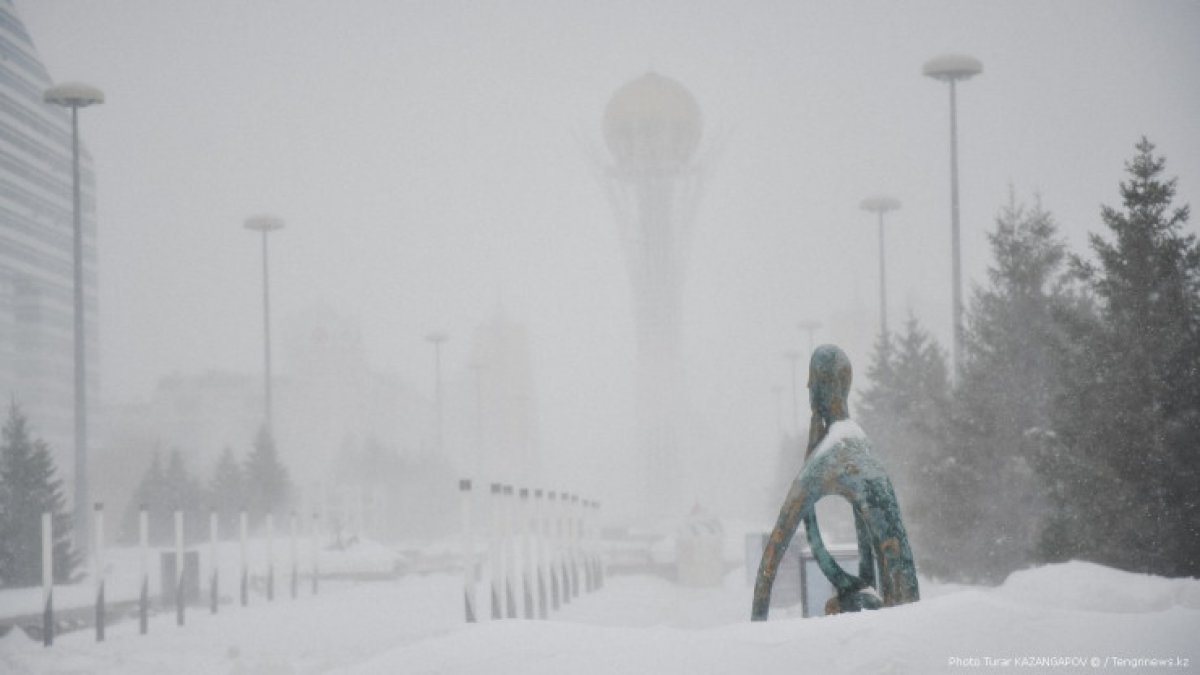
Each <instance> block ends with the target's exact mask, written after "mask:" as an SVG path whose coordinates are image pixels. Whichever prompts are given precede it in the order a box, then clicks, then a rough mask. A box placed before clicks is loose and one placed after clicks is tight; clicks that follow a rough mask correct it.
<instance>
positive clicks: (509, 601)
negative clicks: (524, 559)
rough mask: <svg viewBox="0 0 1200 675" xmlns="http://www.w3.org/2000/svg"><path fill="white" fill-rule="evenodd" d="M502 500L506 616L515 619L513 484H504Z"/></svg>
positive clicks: (515, 575)
mask: <svg viewBox="0 0 1200 675" xmlns="http://www.w3.org/2000/svg"><path fill="white" fill-rule="evenodd" d="M501 502H502V503H503V504H504V506H503V508H502V512H503V514H504V517H503V524H502V525H501V528H502V530H503V533H504V534H503V537H504V603H505V604H504V607H505V610H506V611H505V616H507V617H508V618H510V619H515V618H517V597H516V589H515V588H514V586H516V585H517V579H518V575H517V564H516V555H515V544H516V542H515V541H514V537H513V506H514V503H513V486H511V485H505V486H504V496H503V498H502V499H501Z"/></svg>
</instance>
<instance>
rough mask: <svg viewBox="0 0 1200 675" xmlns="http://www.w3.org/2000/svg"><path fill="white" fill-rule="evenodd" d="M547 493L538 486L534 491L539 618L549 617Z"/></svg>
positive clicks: (535, 569) (535, 566) (534, 545)
mask: <svg viewBox="0 0 1200 675" xmlns="http://www.w3.org/2000/svg"><path fill="white" fill-rule="evenodd" d="M544 495H545V490H542V489H541V488H538V489H536V490H534V491H533V514H532V523H533V548H534V550H535V553H534V561H535V562H534V566H533V569H534V574H535V575H537V613H538V618H539V619H546V618H548V617H549V614H550V612H549V601H550V599H549V597H548V596H547V595H546V593H547V589H546V576H547V574H546V571H547V564H546V558H547V555H546V552H547V550H548V549H547V546H546V518H545V503H544V502H543V501H542V498H543V496H544Z"/></svg>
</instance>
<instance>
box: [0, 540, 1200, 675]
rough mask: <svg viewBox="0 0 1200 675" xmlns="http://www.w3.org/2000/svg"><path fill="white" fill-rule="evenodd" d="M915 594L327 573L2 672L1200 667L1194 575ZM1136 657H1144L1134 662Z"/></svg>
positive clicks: (1035, 581)
mask: <svg viewBox="0 0 1200 675" xmlns="http://www.w3.org/2000/svg"><path fill="white" fill-rule="evenodd" d="M922 592H923V599H922V600H921V602H919V603H916V604H913V605H908V606H904V607H898V608H892V609H886V610H882V611H877V612H864V613H861V614H851V615H842V616H835V617H826V618H819V619H801V618H795V617H789V616H787V615H786V614H787V613H780V615H778V616H775V615H773V616H772V620H771V621H769V622H767V623H750V622H749V621H748V616H749V611H750V594H751V589H750V588H749V587H748V586H747V585H746V582H745V574H744V572H743V571H742V570H737V571H734V572H732V573H730V574H729V576H728V577H727V578H726V581H725V583H724V585H723V586H721V587H719V588H711V589H696V588H684V587H680V586H677V585H674V584H671V583H668V582H666V581H664V580H661V579H658V578H654V577H646V576H617V577H611V578H610V579H609V580H608V583H607V585H606V586H605V587H604V588H603V589H602V590H600V591H598V592H595V593H592V594H589V595H581V596H580V597H579V598H578V599H576V600H575V601H574V602H572V603H571V604H569V605H567V606H565V607H564V608H563V609H562V610H561V611H559V612H557V613H554V614H553V615H552V617H551V620H549V621H531V620H511V619H510V620H503V621H494V622H493V621H484V622H481V623H478V624H472V625H468V624H465V623H464V622H463V619H462V595H461V593H462V581H461V577H459V576H457V575H449V574H431V575H426V576H421V575H408V576H405V577H402V578H399V579H395V580H388V581H373V582H358V583H353V582H339V583H337V584H326V585H325V586H324V587H322V590H321V593H320V594H319V595H318V596H315V597H313V596H311V595H309V594H307V593H302V594H301V595H300V597H299V598H297V599H296V600H291V599H287V598H286V597H285V598H284V599H277V600H276V601H275V602H274V603H270V604H267V603H265V602H262V601H261V599H258V598H256V599H255V600H256V601H255V602H254V603H252V604H251V606H250V607H247V608H241V607H223V608H222V611H221V612H220V613H219V614H218V615H216V616H212V615H210V614H208V613H207V612H206V611H201V610H198V609H194V610H192V611H191V613H190V614H189V616H188V623H187V625H186V626H184V627H178V626H176V625H175V623H174V616H173V615H172V614H170V613H164V614H159V615H157V616H155V617H154V619H153V620H152V622H151V626H150V634H149V635H147V636H141V635H138V634H137V624H136V622H129V621H126V622H122V623H120V624H117V625H113V626H110V627H109V630H108V635H107V639H106V641H105V642H103V643H97V642H95V639H94V634H93V633H92V632H91V631H80V632H76V633H70V634H66V635H61V636H60V637H59V639H58V640H57V641H56V642H55V644H54V646H53V647H50V648H44V647H42V646H41V644H40V643H39V642H35V641H33V640H31V639H29V638H27V637H25V635H24V634H22V633H21V632H20V631H13V632H11V633H9V634H8V635H7V636H6V637H4V638H2V639H0V672H4V673H309V672H344V673H491V674H495V673H556V674H557V673H571V674H572V675H589V674H592V673H654V674H669V673H681V674H682V673H687V674H689V675H691V674H695V673H722V674H724V673H797V672H807V673H838V672H851V673H938V672H962V671H971V670H989V671H997V670H999V671H1012V672H1023V673H1040V672H1055V673H1058V672H1067V673H1069V672H1084V671H1087V672H1093V671H1096V670H1109V671H1127V670H1137V671H1140V672H1159V671H1169V672H1189V671H1194V672H1200V580H1190V579H1184V580H1180V579H1162V578H1157V577H1149V576H1144V575H1136V574H1129V573H1125V572H1118V571H1115V570H1112V569H1108V568H1104V567H1100V566H1097V565H1092V564H1088V563H1082V562H1073V563H1068V564H1063V565H1054V566H1048V567H1044V568H1040V569H1035V570H1028V571H1024V572H1019V573H1017V574H1014V575H1013V576H1012V577H1011V578H1009V580H1008V581H1007V582H1006V583H1004V584H1003V585H1001V586H999V587H997V588H977V587H969V586H938V585H935V584H931V583H928V582H927V583H925V585H924V586H923V587H922ZM1139 659H1140V660H1139Z"/></svg>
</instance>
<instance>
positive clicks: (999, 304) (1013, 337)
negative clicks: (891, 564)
mask: <svg viewBox="0 0 1200 675" xmlns="http://www.w3.org/2000/svg"><path fill="white" fill-rule="evenodd" d="M988 239H989V242H990V243H991V248H992V256H993V262H992V266H991V267H989V269H988V282H989V283H988V285H987V286H986V287H984V288H981V289H978V290H977V291H976V292H975V294H974V297H973V298H972V303H971V307H970V310H969V315H968V327H967V334H966V338H967V339H966V341H965V345H964V346H965V350H964V351H965V353H964V356H965V359H964V367H963V372H962V376H961V379H960V381H959V383H958V387H957V389H956V391H955V406H954V414H953V424H952V425H951V437H950V443H951V446H952V447H953V448H954V449H955V452H956V453H957V454H958V457H959V461H960V465H961V468H962V470H963V471H964V476H967V477H969V480H970V481H971V482H972V483H973V485H972V487H971V492H972V493H973V495H974V496H973V498H972V500H971V503H970V504H968V505H964V507H965V508H967V509H969V510H971V511H972V512H973V513H974V518H975V520H974V522H973V523H972V524H971V527H969V528H968V529H967V530H966V531H965V532H964V533H963V535H962V536H963V537H964V539H963V540H962V542H961V543H962V548H963V551H964V553H965V554H966V560H965V561H964V564H966V565H968V566H969V567H973V568H974V570H973V571H974V573H975V576H977V577H978V578H982V579H987V580H992V581H999V580H1001V579H1003V578H1004V577H1005V576H1006V575H1007V574H1008V573H1009V572H1012V571H1013V570H1015V569H1019V568H1021V567H1024V566H1027V565H1029V564H1031V563H1033V562H1035V561H1037V560H1038V556H1039V550H1040V549H1039V543H1040V539H1041V536H1042V531H1043V529H1044V527H1045V526H1046V515H1047V514H1048V513H1050V512H1051V510H1052V507H1053V504H1052V500H1051V495H1050V494H1049V492H1048V490H1047V484H1046V483H1045V482H1044V480H1043V476H1042V475H1041V474H1040V473H1039V471H1038V469H1039V467H1041V466H1043V464H1044V462H1042V461H1041V460H1042V458H1041V455H1042V454H1043V452H1045V450H1046V448H1045V445H1044V443H1043V441H1044V439H1046V438H1047V437H1052V436H1053V434H1054V429H1055V424H1056V419H1055V407H1054V404H1055V402H1056V401H1058V400H1059V399H1060V396H1059V388H1060V375H1061V373H1062V371H1063V369H1064V367H1065V365H1066V363H1067V362H1068V357H1069V353H1070V351H1071V349H1072V347H1071V344H1070V341H1069V339H1068V334H1067V332H1066V331H1065V330H1064V329H1063V326H1062V325H1061V321H1062V318H1063V316H1064V315H1065V314H1066V313H1067V312H1068V311H1070V309H1069V308H1071V307H1073V306H1074V305H1073V303H1074V300H1073V296H1072V295H1071V294H1070V293H1069V292H1068V291H1069V289H1068V287H1067V281H1066V280H1067V274H1066V268H1065V261H1066V247H1065V245H1064V244H1063V242H1062V241H1061V239H1060V238H1059V236H1058V232H1057V227H1056V226H1055V224H1054V220H1053V218H1052V216H1051V215H1050V214H1049V212H1047V211H1046V210H1045V209H1043V208H1042V206H1041V204H1040V203H1035V204H1034V206H1033V207H1032V208H1026V207H1025V206H1023V205H1020V204H1018V203H1017V201H1016V198H1015V197H1014V196H1012V195H1011V194H1010V197H1009V203H1008V204H1007V205H1006V206H1005V207H1003V208H1002V209H1001V211H1000V214H999V216H998V217H997V219H996V229H995V231H994V232H992V233H990V234H989V235H988Z"/></svg>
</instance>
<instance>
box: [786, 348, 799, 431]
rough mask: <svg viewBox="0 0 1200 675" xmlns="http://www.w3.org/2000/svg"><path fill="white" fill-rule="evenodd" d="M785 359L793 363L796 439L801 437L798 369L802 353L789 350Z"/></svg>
mask: <svg viewBox="0 0 1200 675" xmlns="http://www.w3.org/2000/svg"><path fill="white" fill-rule="evenodd" d="M783 356H784V358H786V359H787V360H789V361H791V362H792V428H794V429H795V430H796V437H797V438H799V437H800V394H799V391H798V385H797V383H796V380H797V376H796V368H797V364H799V362H800V352H798V351H796V350H795V349H789V350H787V351H786V352H784V353H783Z"/></svg>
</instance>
